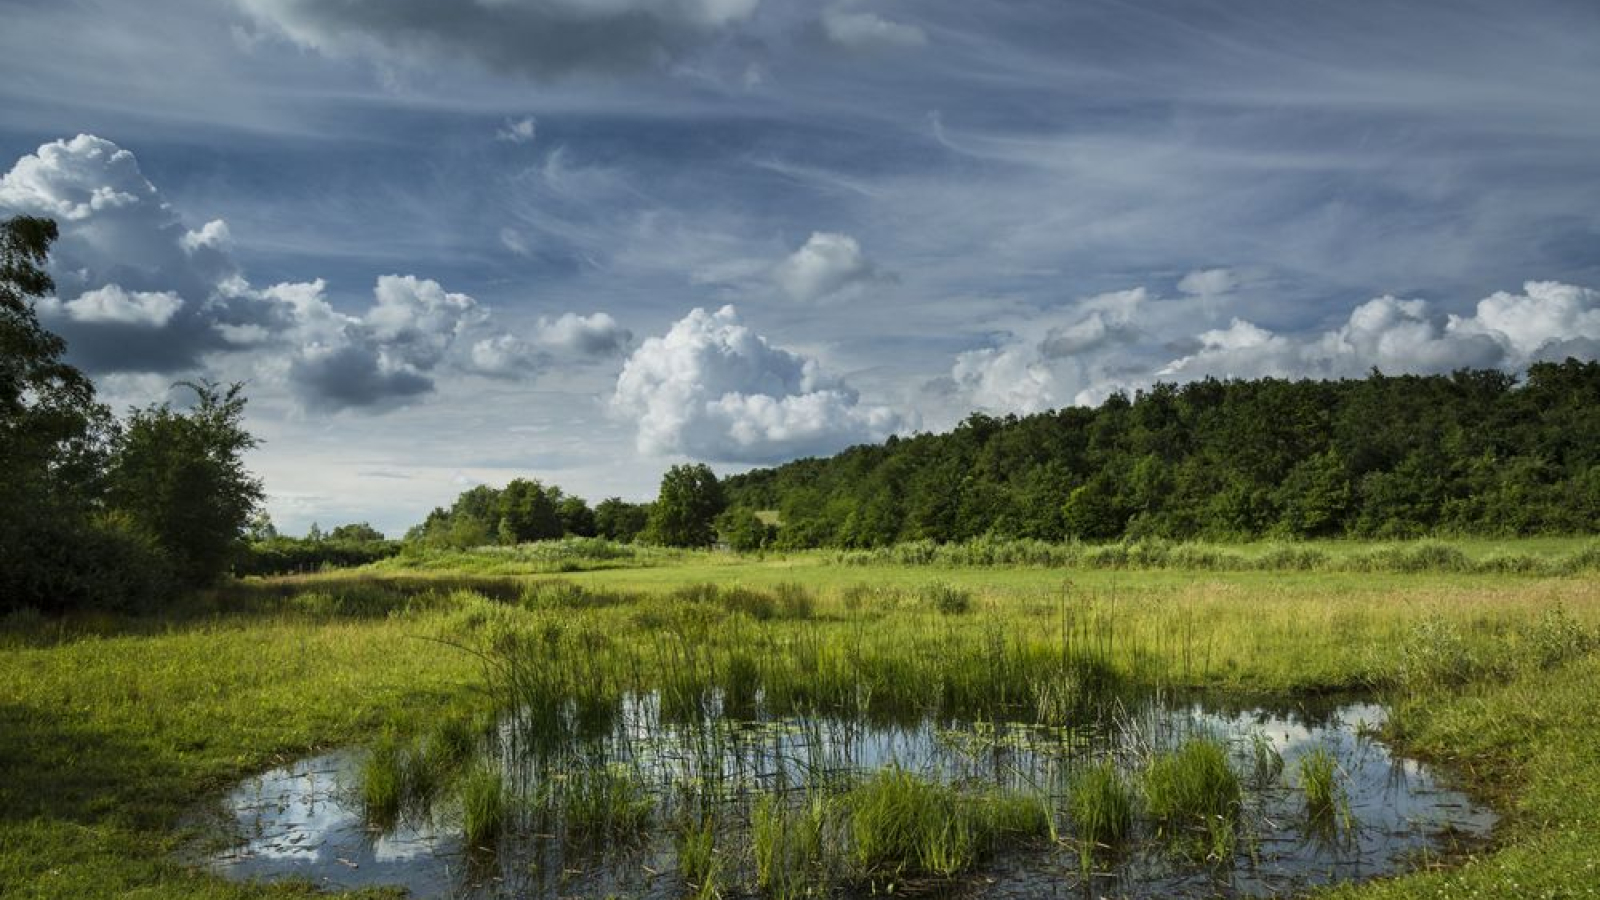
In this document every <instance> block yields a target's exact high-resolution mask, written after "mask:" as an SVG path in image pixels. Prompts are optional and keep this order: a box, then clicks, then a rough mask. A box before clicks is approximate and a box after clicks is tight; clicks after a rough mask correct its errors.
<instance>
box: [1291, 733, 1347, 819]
mask: <svg viewBox="0 0 1600 900" xmlns="http://www.w3.org/2000/svg"><path fill="white" fill-rule="evenodd" d="M1299 770H1300V790H1301V791H1303V792H1304V793H1305V797H1306V816H1307V818H1309V819H1310V820H1311V822H1312V824H1313V825H1316V826H1319V827H1324V828H1334V827H1337V826H1338V825H1339V823H1340V822H1341V821H1348V820H1349V818H1350V800H1349V796H1348V795H1347V794H1346V792H1345V788H1344V784H1343V783H1342V782H1341V781H1340V780H1339V764H1338V762H1337V761H1336V760H1335V759H1334V757H1333V754H1332V753H1329V752H1328V751H1327V750H1326V749H1325V748H1323V747H1317V748H1315V749H1313V750H1312V751H1311V752H1309V753H1307V754H1306V755H1304V756H1302V757H1300V765H1299Z"/></svg>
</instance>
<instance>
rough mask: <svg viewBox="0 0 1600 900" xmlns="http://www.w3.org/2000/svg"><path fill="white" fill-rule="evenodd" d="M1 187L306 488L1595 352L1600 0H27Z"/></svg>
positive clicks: (334, 495) (763, 448)
mask: <svg viewBox="0 0 1600 900" xmlns="http://www.w3.org/2000/svg"><path fill="white" fill-rule="evenodd" d="M0 14H3V17H4V27H3V28H0V109H3V110H4V114H3V115H0V215H14V214H29V215H47V216H50V217H52V218H54V219H56V220H57V221H58V223H59V225H60V229H61V238H60V240H59V241H58V243H57V245H56V247H55V251H54V255H53V257H52V261H51V270H52V273H53V275H54V277H55V280H56V292H55V295H54V296H51V297H47V298H43V299H41V300H40V301H39V303H38V310H39V314H40V317H41V319H42V320H43V321H44V322H45V323H46V325H47V326H48V327H50V328H51V329H53V330H55V331H57V332H58V333H60V334H62V335H63V336H65V337H66V338H67V340H68V347H69V359H70V360H71V361H72V362H74V363H75V364H77V365H79V366H80V367H82V368H83V369H85V370H86V371H87V372H89V373H90V374H91V375H92V376H93V377H94V378H95V381H96V383H97V385H98V387H99V390H100V393H101V396H102V398H103V399H105V400H106V401H107V402H109V403H111V404H113V406H114V407H115V408H117V409H126V408H128V407H130V406H135V405H144V404H148V403H151V402H161V401H168V400H171V401H172V402H179V403H181V402H182V401H183V397H184V396H185V394H184V391H183V390H182V389H174V388H173V385H174V384H175V383H177V382H179V381H182V380H184V379H193V378H201V377H204V378H212V379H216V380H219V381H225V382H233V381H243V382H245V383H246V385H247V387H246V391H247V395H248V396H249V398H250V401H249V407H248V418H247V426H248V427H249V429H250V430H251V431H252V432H253V433H254V434H256V435H257V436H258V437H259V438H261V440H262V444H261V446H260V447H259V448H258V449H256V450H255V451H253V452H252V453H251V455H250V457H249V464H250V465H251V467H252V469H253V470H254V471H255V472H256V473H257V474H259V475H260V476H261V477H262V478H263V480H264V482H265V487H266V491H267V496H268V499H267V507H268V510H269V512H270V513H271V515H272V517H273V519H274V521H275V522H276V523H277V524H278V526H279V527H280V528H281V529H282V530H284V531H286V532H289V533H300V532H303V531H304V530H305V529H306V528H307V527H308V526H309V525H310V524H311V523H312V522H318V523H320V524H321V525H322V526H323V527H324V528H327V527H329V526H330V525H333V524H339V523H344V522H353V521H368V522H371V523H372V524H374V525H376V526H377V527H379V528H380V529H383V530H384V531H386V532H389V533H391V534H396V535H398V534H399V533H401V532H403V531H404V529H405V528H406V527H407V526H409V525H412V524H415V523H417V522H419V521H421V519H422V518H423V516H424V515H425V514H426V513H427V511H428V510H429V509H431V508H432V507H433V506H436V505H448V503H449V502H450V501H451V499H453V498H454V496H455V495H456V494H457V493H459V492H460V491H461V490H463V489H465V488H467V487H470V486H472V485H475V484H491V485H500V484H504V483H505V482H506V481H507V480H509V479H511V478H514V477H531V478H538V479H541V480H543V481H545V482H546V483H554V484H557V485H560V486H561V487H562V488H563V489H565V490H567V491H568V492H571V493H576V494H579V495H581V496H584V497H587V498H589V499H590V501H591V502H595V501H598V500H600V499H602V498H605V497H608V496H622V497H625V498H629V499H648V498H650V497H651V496H653V495H654V493H655V488H656V485H657V484H658V482H659V479H660V476H661V473H662V472H663V471H664V470H665V469H666V468H667V467H668V466H670V465H673V464H675V463H679V462H683V461H703V462H708V463H710V464H711V465H712V466H713V468H715V469H716V470H717V471H718V472H719V473H721V474H728V473H732V472H739V471H744V470H747V469H749V468H751V467H753V466H758V465H770V464H773V463H778V462H782V461H785V460H788V459H793V458H797V457H802V456H809V455H818V454H828V453H832V452H835V451H837V450H840V449H843V448H844V447H846V446H849V445H851V444H855V443H860V442H863V441H876V440H881V439H883V438H885V437H887V436H888V435H890V434H908V433H913V432H917V431H938V430H944V429H947V428H949V427H951V426H953V425H954V424H956V423H957V422H959V421H960V420H961V419H962V418H964V417H965V416H966V415H968V414H969V413H971V412H973V411H976V410H981V411H985V412H989V413H994V414H1005V413H1023V414H1025V413H1032V412H1038V411H1042V410H1047V409H1053V408H1059V407H1062V406H1068V405H1073V404H1094V403H1098V402H1100V401H1101V400H1103V399H1104V398H1105V397H1106V396H1108V395H1109V394H1111V393H1112V392H1114V391H1119V390H1120V391H1128V392H1132V391H1137V390H1139V389H1140V388H1144V387H1148V386H1150V385H1151V384H1154V383H1156V382H1159V381H1169V382H1183V381H1187V380H1191V379H1195V378H1202V377H1207V376H1213V377H1219V378H1227V377H1236V378H1247V377H1260V376H1274V377H1317V378H1337V377H1359V376H1361V375H1363V374H1365V373H1366V372H1368V371H1370V370H1372V369H1373V368H1374V367H1376V368H1379V369H1381V370H1382V371H1384V372H1388V373H1399V372H1424V373H1426V372H1447V371H1451V370H1453V369H1456V368H1460V367H1466V366H1471V367H1494V368H1500V369H1504V370H1506V371H1508V372H1519V371H1521V370H1524V369H1525V368H1526V367H1527V366H1528V365H1529V364H1530V363H1532V362H1535V361H1539V360H1546V359H1563V358H1566V357H1569V356H1575V357H1578V358H1580V359H1595V358H1597V357H1600V290H1597V289H1600V99H1597V98H1600V4H1596V3H1594V2H1592V0H1571V2H1545V0H1528V2H1519V3H1514V4H1513V3H1505V2H1499V0H1494V2H1478V0H1436V2H1434V0H1429V2H1407V3H1391V2H1378V0H1339V2H1332V0H1307V2H1301V3H1284V2H1281V0H1216V2H1208V0H1151V2H1134V0H1077V2H1062V0H1007V2H1003V3H971V2H968V0H822V2H816V0H811V2H794V0H343V2H340V3H326V2H320V0H140V2H139V3H128V2H122V0H6V2H5V3H4V4H3V6H0Z"/></svg>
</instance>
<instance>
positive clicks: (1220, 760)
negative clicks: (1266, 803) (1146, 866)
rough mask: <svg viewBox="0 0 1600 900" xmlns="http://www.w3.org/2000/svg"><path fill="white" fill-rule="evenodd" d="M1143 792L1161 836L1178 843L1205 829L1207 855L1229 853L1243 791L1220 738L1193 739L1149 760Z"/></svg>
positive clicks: (1217, 856) (1229, 854) (1147, 807)
mask: <svg viewBox="0 0 1600 900" xmlns="http://www.w3.org/2000/svg"><path fill="white" fill-rule="evenodd" d="M1144 796H1145V807H1146V809H1148V810H1149V812H1150V815H1151V816H1152V817H1153V818H1154V819H1155V820H1156V823H1157V825H1158V828H1159V831H1160V833H1161V834H1162V835H1164V836H1167V837H1170V838H1177V839H1179V840H1180V842H1181V841H1184V840H1185V839H1188V838H1192V837H1193V836H1195V835H1196V834H1204V835H1205V838H1206V839H1205V842H1204V846H1205V849H1206V855H1207V856H1210V857H1212V858H1218V859H1220V858H1225V857H1227V856H1231V855H1232V852H1233V846H1234V841H1233V836H1234V834H1235V825H1236V824H1237V822H1238V819H1239V810H1240V801H1241V798H1242V796H1243V792H1242V790H1241V788H1240V785H1239V776H1238V775H1236V774H1235V773H1234V771H1233V767H1232V766H1230V765H1229V764H1228V749H1227V747H1225V746H1224V745H1223V744H1222V743H1221V742H1220V741H1216V740H1213V739H1210V738H1196V739H1192V740H1189V741H1187V742H1185V743H1184V744H1183V745H1182V746H1180V747H1179V748H1178V749H1177V750H1174V751H1171V752H1169V753H1163V754H1159V755H1157V756H1156V757H1155V758H1153V759H1151V760H1150V763H1149V765H1148V766H1147V767H1146V768H1145V772H1144Z"/></svg>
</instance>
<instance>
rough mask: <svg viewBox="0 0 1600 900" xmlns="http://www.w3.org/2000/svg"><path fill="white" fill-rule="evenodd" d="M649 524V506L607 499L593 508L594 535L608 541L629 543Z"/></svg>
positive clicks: (617, 498)
mask: <svg viewBox="0 0 1600 900" xmlns="http://www.w3.org/2000/svg"><path fill="white" fill-rule="evenodd" d="M649 524H650V504H648V503H629V502H627V501H626V500H623V499H622V498H621V497H607V498H606V499H604V500H602V501H600V503H599V505H597V506H595V508H594V527H595V533H596V534H597V535H599V536H600V537H603V538H605V539H606V540H609V541H618V542H621V543H624V544H626V543H629V542H631V541H633V539H634V538H637V537H638V536H639V534H640V532H642V531H644V530H645V527H646V526H647V525H649Z"/></svg>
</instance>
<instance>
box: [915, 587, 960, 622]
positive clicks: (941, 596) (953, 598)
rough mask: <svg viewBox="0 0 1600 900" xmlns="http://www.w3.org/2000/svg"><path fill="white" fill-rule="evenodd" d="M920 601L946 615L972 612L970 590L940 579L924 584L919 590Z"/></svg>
mask: <svg viewBox="0 0 1600 900" xmlns="http://www.w3.org/2000/svg"><path fill="white" fill-rule="evenodd" d="M918 593H919V594H920V595H921V599H922V602H923V603H924V604H926V605H927V606H928V607H930V608H932V609H934V610H937V611H938V612H940V613H943V614H944V615H947V616H959V615H964V614H966V613H969V612H972V592H971V591H969V590H967V589H966V588H959V587H956V586H955V585H953V584H945V583H944V582H942V581H937V582H934V583H933V584H925V585H923V586H922V587H921V588H920V589H919V590H918Z"/></svg>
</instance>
